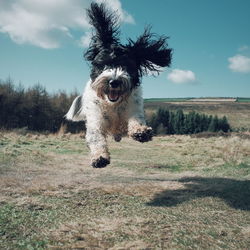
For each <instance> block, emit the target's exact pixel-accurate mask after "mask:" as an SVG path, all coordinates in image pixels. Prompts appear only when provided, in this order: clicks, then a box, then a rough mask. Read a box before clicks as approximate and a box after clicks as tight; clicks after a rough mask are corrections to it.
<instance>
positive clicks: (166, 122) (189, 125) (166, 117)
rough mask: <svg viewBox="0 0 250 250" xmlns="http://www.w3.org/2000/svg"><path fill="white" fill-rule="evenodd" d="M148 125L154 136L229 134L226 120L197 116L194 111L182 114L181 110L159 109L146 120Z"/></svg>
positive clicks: (216, 117)
mask: <svg viewBox="0 0 250 250" xmlns="http://www.w3.org/2000/svg"><path fill="white" fill-rule="evenodd" d="M148 125H149V126H151V127H152V128H153V130H154V132H155V134H196V133H201V132H205V131H208V132H219V131H222V132H229V131H230V130H231V129H230V125H229V123H228V121H227V118H226V117H225V116H223V117H222V118H218V116H217V115H215V116H212V115H206V114H199V113H197V112H195V111H192V112H189V113H188V114H184V112H183V110H181V109H179V110H177V111H169V110H167V109H163V108H159V109H158V110H157V112H156V113H154V114H152V115H151V116H150V117H149V118H148Z"/></svg>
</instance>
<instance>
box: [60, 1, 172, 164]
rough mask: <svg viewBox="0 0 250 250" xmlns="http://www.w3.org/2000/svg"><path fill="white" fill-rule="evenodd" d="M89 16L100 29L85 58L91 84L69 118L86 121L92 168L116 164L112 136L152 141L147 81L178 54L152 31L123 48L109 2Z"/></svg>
mask: <svg viewBox="0 0 250 250" xmlns="http://www.w3.org/2000/svg"><path fill="white" fill-rule="evenodd" d="M87 16H88V18H89V22H90V25H92V26H93V28H94V29H93V31H94V32H93V34H92V38H91V42H90V46H89V48H88V49H87V51H86V52H85V54H84V57H85V59H86V60H87V61H89V62H91V73H90V80H89V81H88V82H87V84H86V87H85V90H84V93H83V95H82V96H78V97H76V98H75V100H74V101H73V103H72V105H71V107H70V109H69V111H68V113H67V114H66V115H65V117H66V119H68V120H72V121H80V120H85V121H86V141H87V145H88V147H89V149H90V152H91V165H92V166H93V167H94V168H103V167H105V166H107V165H108V164H110V153H109V151H108V147H107V136H108V135H111V136H113V138H114V140H115V141H117V142H119V141H120V140H121V139H122V137H123V136H125V135H128V136H129V137H131V138H133V139H134V140H136V141H139V142H147V141H150V140H152V136H153V131H152V128H151V127H148V126H147V125H146V122H145V117H144V109H143V98H142V89H141V78H142V76H144V75H147V74H149V73H151V74H152V73H159V72H160V71H161V69H162V68H163V67H168V66H170V63H171V58H172V49H170V48H168V44H167V39H168V37H166V36H159V37H157V36H156V35H155V34H153V33H151V28H150V27H146V28H145V30H144V32H143V34H142V35H141V36H139V37H138V39H137V40H136V41H133V40H132V39H128V41H127V44H125V45H123V44H121V43H120V40H119V34H120V31H119V16H118V15H117V14H116V12H113V11H110V10H109V9H108V8H107V7H106V6H105V4H103V3H102V4H97V3H92V4H91V5H90V7H89V9H87Z"/></svg>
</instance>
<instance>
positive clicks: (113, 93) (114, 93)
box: [109, 90, 119, 102]
mask: <svg viewBox="0 0 250 250" xmlns="http://www.w3.org/2000/svg"><path fill="white" fill-rule="evenodd" d="M118 98H119V94H118V92H117V91H115V90H111V91H110V92H109V100H110V101H111V102H115V101H117V100H118Z"/></svg>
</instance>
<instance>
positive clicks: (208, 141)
mask: <svg viewBox="0 0 250 250" xmlns="http://www.w3.org/2000/svg"><path fill="white" fill-rule="evenodd" d="M109 144H110V151H111V155H112V163H111V165H109V166H108V167H107V168H104V169H93V168H91V167H90V166H89V158H88V150H87V147H86V145H85V141H84V139H83V138H81V137H80V136H79V135H63V136H55V135H47V136H45V135H33V134H26V135H18V134H15V133H10V132H6V133H4V132H2V133H0V190H1V192H0V249H47V248H49V249H222V248H224V249H249V246H250V140H249V135H248V136H247V135H245V136H234V135H233V136H230V137H210V138H195V137H190V136H166V137H156V138H154V140H153V141H152V142H149V143H145V144H139V143H137V142H134V141H132V140H130V139H128V138H125V139H124V140H122V142H120V143H115V142H112V141H111V140H110V141H109Z"/></svg>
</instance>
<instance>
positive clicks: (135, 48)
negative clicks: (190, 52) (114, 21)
mask: <svg viewBox="0 0 250 250" xmlns="http://www.w3.org/2000/svg"><path fill="white" fill-rule="evenodd" d="M150 30H151V28H150V27H147V28H146V29H145V31H144V33H143V34H142V35H141V36H140V37H138V39H137V41H135V42H134V41H132V40H131V39H129V44H128V45H127V49H128V50H129V53H130V54H131V55H133V57H134V60H135V62H136V64H137V66H138V68H139V74H140V76H143V75H145V74H148V73H149V72H150V71H151V72H156V73H159V72H160V71H161V70H160V68H162V67H168V66H170V64H171V58H172V49H170V48H168V44H167V39H168V37H165V36H160V37H156V35H155V34H153V33H151V32H150Z"/></svg>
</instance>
